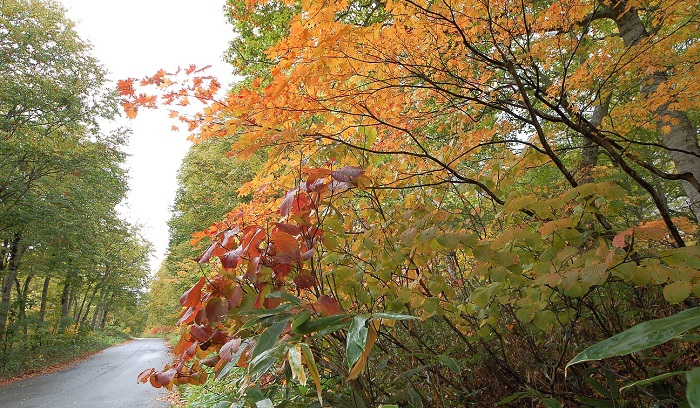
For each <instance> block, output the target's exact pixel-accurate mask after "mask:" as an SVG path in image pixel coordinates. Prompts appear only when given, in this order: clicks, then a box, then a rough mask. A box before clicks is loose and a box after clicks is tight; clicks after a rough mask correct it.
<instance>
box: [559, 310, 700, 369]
mask: <svg viewBox="0 0 700 408" xmlns="http://www.w3.org/2000/svg"><path fill="white" fill-rule="evenodd" d="M698 326H700V307H694V308H692V309H686V310H684V311H682V312H680V313H677V314H675V315H673V316H669V317H664V318H662V319H656V320H649V321H647V322H644V323H640V324H638V325H636V326H634V327H632V328H630V329H627V330H625V331H623V332H622V333H619V334H616V335H615V336H613V337H610V338H609V339H605V340H603V341H601V342H599V343H596V344H594V345H592V346H590V347H588V348H587V349H585V350H584V351H582V352H581V353H579V354H578V355H577V356H576V357H574V358H573V359H572V360H571V361H569V362H568V363H567V364H566V367H565V368H564V369H565V370H566V369H568V368H569V367H570V366H572V365H574V364H578V363H581V362H583V361H591V360H601V359H604V358H608V357H614V356H621V355H625V354H629V353H634V352H636V351H639V350H644V349H647V348H649V347H654V346H657V345H659V344H662V343H665V342H667V341H669V340H671V339H673V338H675V337H676V336H678V335H680V334H681V333H683V332H686V331H688V330H690V329H693V328H695V327H698Z"/></svg>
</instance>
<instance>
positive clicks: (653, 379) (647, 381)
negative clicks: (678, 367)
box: [620, 371, 686, 393]
mask: <svg viewBox="0 0 700 408" xmlns="http://www.w3.org/2000/svg"><path fill="white" fill-rule="evenodd" d="M685 373H686V372H685V371H673V372H670V373H663V374H659V375H656V376H654V377H651V378H646V379H644V380H639V381H635V382H633V383H631V384H627V385H625V386H624V387H620V393H623V392H625V391H627V390H629V389H631V388H633V387H641V386H643V385H647V384H651V383H654V382H656V381H659V380H663V379H664V378H668V377H673V376H674V375H680V374H685Z"/></svg>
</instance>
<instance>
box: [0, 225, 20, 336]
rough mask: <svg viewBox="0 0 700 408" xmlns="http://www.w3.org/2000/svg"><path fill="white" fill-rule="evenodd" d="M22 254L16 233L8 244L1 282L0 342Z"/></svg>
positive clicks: (18, 235) (4, 329)
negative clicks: (3, 276) (3, 275)
mask: <svg viewBox="0 0 700 408" xmlns="http://www.w3.org/2000/svg"><path fill="white" fill-rule="evenodd" d="M23 254H24V248H22V235H21V234H18V233H16V234H15V236H14V239H13V240H12V241H11V242H10V248H9V250H8V260H7V264H6V271H5V278H4V279H3V281H2V297H1V298H0V341H2V340H3V339H4V337H5V331H6V330H7V317H8V315H9V312H10V299H11V298H12V284H13V283H14V282H15V278H16V277H17V271H18V270H19V264H20V260H21V259H22V255H23Z"/></svg>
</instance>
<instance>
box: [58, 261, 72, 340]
mask: <svg viewBox="0 0 700 408" xmlns="http://www.w3.org/2000/svg"><path fill="white" fill-rule="evenodd" d="M72 280H73V274H72V272H71V271H70V270H69V271H68V273H67V274H66V279H65V281H64V282H63V291H62V292H61V320H60V324H59V327H60V329H61V330H63V329H64V328H65V327H66V325H67V324H68V314H69V313H70V293H71V286H72Z"/></svg>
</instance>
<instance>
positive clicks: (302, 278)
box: [294, 272, 316, 289]
mask: <svg viewBox="0 0 700 408" xmlns="http://www.w3.org/2000/svg"><path fill="white" fill-rule="evenodd" d="M315 283H316V278H314V276H313V275H311V274H310V273H308V272H302V273H300V274H298V275H297V276H295V277H294V284H295V285H297V288H299V289H309V288H312V287H313V286H314V284H315Z"/></svg>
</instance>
